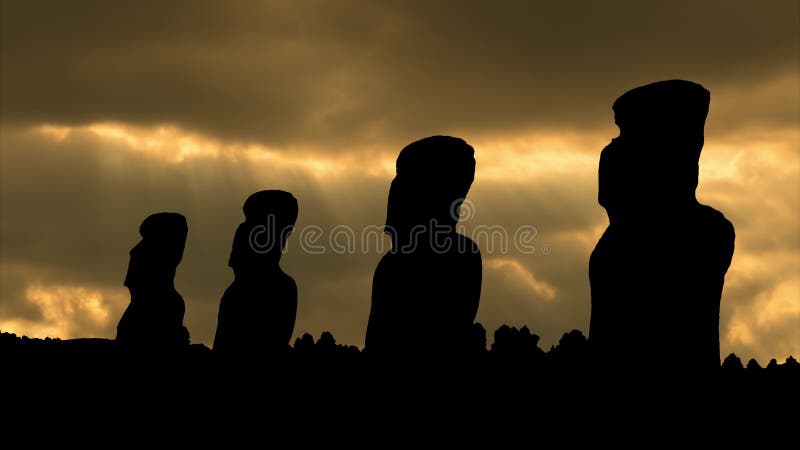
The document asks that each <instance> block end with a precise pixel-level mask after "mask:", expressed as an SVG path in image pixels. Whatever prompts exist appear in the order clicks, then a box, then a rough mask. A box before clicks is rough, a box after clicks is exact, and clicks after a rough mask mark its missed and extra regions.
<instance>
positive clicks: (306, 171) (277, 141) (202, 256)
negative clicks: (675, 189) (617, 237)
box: [0, 1, 800, 364]
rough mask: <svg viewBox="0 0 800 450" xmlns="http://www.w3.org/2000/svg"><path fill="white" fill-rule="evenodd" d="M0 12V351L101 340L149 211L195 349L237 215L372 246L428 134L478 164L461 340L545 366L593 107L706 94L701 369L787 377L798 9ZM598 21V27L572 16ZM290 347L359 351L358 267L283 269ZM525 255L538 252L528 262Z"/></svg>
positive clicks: (799, 175)
mask: <svg viewBox="0 0 800 450" xmlns="http://www.w3.org/2000/svg"><path fill="white" fill-rule="evenodd" d="M553 3H556V2H530V1H526V2H499V3H498V4H492V5H491V6H489V5H488V4H487V3H486V2H464V1H458V2H376V1H360V2H356V1H335V2H334V1H330V2H326V1H321V2H303V1H299V2H298V1H294V2H245V1H240V2H237V1H234V2H226V3H225V4H222V3H219V2H213V1H209V2H204V1H186V2H142V1H137V2H129V3H123V2H111V3H109V2H83V1H75V2H55V1H53V2H38V1H3V2H1V3H0V5H1V8H2V9H1V10H0V20H1V21H2V22H0V25H1V26H2V28H0V33H1V35H0V329H2V330H3V331H7V330H8V331H14V332H16V333H18V334H28V335H31V336H60V337H62V338H69V337H84V336H103V337H113V336H114V333H115V327H116V322H117V320H118V319H119V317H120V315H121V313H122V311H123V310H124V308H125V307H126V306H127V303H128V301H129V297H128V294H127V291H126V289H125V288H124V287H123V286H122V280H123V279H124V276H125V271H126V267H127V260H128V250H129V249H130V248H131V247H132V246H133V245H134V244H135V243H136V242H137V241H138V239H139V236H138V233H137V230H138V226H139V224H140V223H141V221H142V220H143V219H144V218H145V217H146V216H147V215H149V214H151V213H154V212H160V211H175V212H180V213H182V214H184V215H186V216H187V218H188V220H189V238H188V242H187V247H186V252H185V255H184V260H183V263H182V264H181V266H180V267H179V269H178V276H177V279H176V285H177V288H178V290H179V291H180V292H181V293H182V295H183V297H184V299H185V300H186V305H187V315H186V325H187V326H188V328H189V331H190V332H191V334H192V339H193V341H195V342H204V343H206V344H210V342H211V341H212V340H213V334H214V330H215V327H216V314H217V307H218V304H219V299H220V297H221V295H222V292H223V291H224V289H225V288H226V287H227V285H228V284H229V283H230V281H231V280H232V273H231V271H230V269H229V268H228V267H227V259H228V254H229V252H230V245H231V241H232V239H233V233H234V231H235V229H236V226H237V225H238V224H239V223H240V222H241V221H242V220H243V216H242V213H241V205H242V203H243V201H244V199H245V198H246V197H247V196H248V195H249V194H250V193H252V192H254V191H257V190H261V189H285V190H289V191H291V192H292V193H294V195H295V196H296V197H297V198H298V201H299V204H300V215H299V218H298V224H297V226H298V229H302V228H303V227H308V226H319V227H321V228H322V229H323V230H324V231H326V232H329V231H330V230H332V229H334V228H335V227H336V226H337V225H342V224H346V225H348V226H350V227H352V228H353V229H354V230H363V229H365V228H366V227H369V226H380V225H382V224H383V220H384V218H385V212H386V211H385V208H386V196H387V193H388V189H389V183H390V181H391V179H392V177H393V169H394V159H395V157H396V155H397V153H398V152H399V150H400V149H401V148H402V147H403V146H404V145H405V144H407V143H409V142H411V141H414V140H416V139H418V138H421V137H424V136H428V135H432V134H450V135H455V136H459V137H462V138H464V139H465V140H467V142H469V143H470V144H471V145H472V146H473V147H474V148H475V150H476V153H475V158H476V160H477V172H476V177H475V182H474V184H473V187H472V190H471V191H470V195H469V198H470V200H471V202H472V205H473V211H472V212H473V214H471V215H470V216H469V217H468V218H467V219H468V220H465V221H464V222H463V226H464V231H465V233H467V234H470V233H471V232H473V231H475V230H476V229H480V227H482V226H483V227H486V226H501V227H503V228H505V229H507V230H512V231H513V230H516V229H519V227H521V226H524V225H532V226H534V227H536V229H537V231H538V233H537V235H536V237H535V240H534V243H535V245H536V246H537V249H539V250H540V251H537V252H536V253H534V254H523V253H520V252H518V251H515V250H514V249H513V248H512V249H510V251H509V252H500V251H487V249H488V248H490V247H491V246H492V245H493V244H494V243H492V242H480V240H479V242H478V243H479V244H480V245H481V247H482V250H483V253H484V255H483V256H484V269H483V270H484V284H483V292H482V299H481V307H480V310H479V313H478V320H479V321H481V322H483V323H484V325H486V326H487V328H488V329H489V330H493V329H494V328H496V327H497V326H499V325H500V324H502V323H509V324H512V325H517V326H519V325H523V324H527V325H528V326H529V327H530V328H531V329H532V331H533V332H535V333H537V334H539V335H540V336H542V343H541V345H542V346H543V347H545V348H548V347H549V345H550V344H552V343H554V342H555V341H557V339H558V338H559V337H560V336H561V334H562V333H564V332H566V331H569V330H570V329H573V328H578V329H581V330H583V331H584V333H586V332H588V318H589V289H588V287H589V286H588V276H587V271H588V258H589V254H590V252H591V250H592V248H593V247H594V244H595V242H596V240H597V238H598V237H599V236H600V234H601V233H602V231H603V229H604V227H605V225H606V224H607V219H606V216H605V213H604V211H603V209H602V208H601V207H600V206H599V205H597V202H596V198H597V163H598V158H599V154H600V150H601V149H602V148H603V147H604V146H605V145H606V144H607V143H608V142H609V141H610V139H611V138H613V137H614V136H616V134H617V129H616V127H615V126H614V123H613V113H612V111H611V105H612V103H613V101H614V100H615V99H616V97H618V96H619V95H620V94H622V93H624V92H625V91H626V90H628V89H631V88H633V87H636V86H638V85H641V84H645V83H648V82H651V81H657V80H662V79H671V78H683V79H689V80H693V81H696V82H699V83H701V84H703V85H704V86H705V87H706V88H708V89H709V90H710V91H711V110H710V113H709V118H708V123H707V126H706V145H705V148H704V150H703V154H702V158H701V168H700V187H699V189H698V198H699V199H700V201H701V202H703V203H707V204H709V205H711V206H713V207H715V208H716V209H718V210H720V211H722V212H723V213H724V214H725V215H726V217H728V218H729V219H730V220H731V221H732V222H733V224H734V226H735V227H736V233H737V238H736V254H735V255H734V259H733V263H732V265H731V268H730V270H729V272H728V276H727V280H726V285H725V290H724V293H723V298H722V313H721V323H720V336H721V345H722V352H723V356H724V355H725V354H727V353H729V352H736V353H737V354H738V355H739V356H741V357H743V358H750V357H756V358H758V359H759V360H760V361H761V362H762V364H763V363H766V362H767V361H768V359H769V358H772V357H776V358H779V359H783V358H785V357H786V356H788V355H790V354H791V355H794V356H795V357H797V356H800V127H798V124H799V123H800V67H799V64H800V43H799V41H800V37H799V36H800V31H799V30H800V11H799V10H798V3H797V2H791V1H774V2H773V1H762V2H747V1H709V2H683V1H678V2H670V3H669V4H664V5H643V4H642V3H643V2H634V1H630V2H602V3H597V2H585V4H582V5H580V7H578V5H572V4H565V5H555V4H553ZM595 3H596V4H595ZM299 238H300V236H298V235H295V236H293V237H292V239H290V241H289V245H288V249H287V253H286V255H285V256H284V260H283V266H284V269H285V270H286V271H287V273H289V274H290V275H292V276H293V277H294V278H295V280H296V281H297V283H298V286H299V309H298V320H297V326H296V329H295V334H296V335H299V334H302V333H303V332H306V331H308V332H312V333H314V334H315V335H318V334H319V333H320V332H322V331H324V330H330V331H332V332H333V333H334V335H335V336H336V338H337V340H338V341H339V342H343V343H352V344H357V345H361V344H363V339H364V331H365V329H366V322H367V317H368V314H369V303H370V298H369V296H370V285H371V278H372V272H373V270H374V267H375V265H376V263H377V261H378V260H379V259H380V256H381V253H380V252H379V251H377V250H376V249H374V248H372V249H366V250H365V251H357V252H355V253H351V254H337V253H335V252H330V251H329V252H327V253H326V254H322V255H309V254H307V253H305V252H303V251H302V249H301V246H300V243H299ZM543 249H547V251H542V250H543Z"/></svg>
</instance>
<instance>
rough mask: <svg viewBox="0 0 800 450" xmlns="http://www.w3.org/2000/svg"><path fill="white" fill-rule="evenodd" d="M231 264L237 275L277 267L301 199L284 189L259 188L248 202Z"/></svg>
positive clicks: (244, 208)
mask: <svg viewBox="0 0 800 450" xmlns="http://www.w3.org/2000/svg"><path fill="white" fill-rule="evenodd" d="M242 209H243V210H244V216H245V221H244V222H243V223H242V224H241V225H239V228H238V229H237V230H236V236H235V237H234V240H233V249H232V251H231V257H230V260H229V262H228V265H229V266H230V267H231V268H233V270H234V273H236V274H237V275H240V274H244V273H249V272H251V271H253V272H254V271H259V270H261V269H265V268H267V269H268V268H273V267H276V266H277V264H278V263H279V262H280V259H281V254H282V252H283V250H284V248H285V247H286V241H287V240H288V239H289V235H290V234H291V233H292V230H293V229H294V224H295V222H296V221H297V211H298V208H297V199H295V198H294V196H293V195H292V194H290V193H289V192H286V191H280V190H267V191H259V192H256V193H255V194H253V195H251V196H250V197H248V198H247V200H246V201H245V202H244V206H243V207H242Z"/></svg>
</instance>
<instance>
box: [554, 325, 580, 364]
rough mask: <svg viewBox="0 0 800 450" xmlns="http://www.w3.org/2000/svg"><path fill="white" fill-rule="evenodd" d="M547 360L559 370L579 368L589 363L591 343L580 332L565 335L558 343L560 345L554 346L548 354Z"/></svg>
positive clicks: (574, 331) (575, 331)
mask: <svg viewBox="0 0 800 450" xmlns="http://www.w3.org/2000/svg"><path fill="white" fill-rule="evenodd" d="M547 359H548V361H549V362H550V364H551V365H552V366H554V367H557V368H577V367H582V366H585V365H587V364H588V362H589V343H588V341H587V340H586V337H585V336H584V335H583V333H581V331H580V330H572V331H570V332H569V333H564V335H563V336H561V339H559V341H558V345H556V346H553V347H552V348H551V349H550V351H549V352H547Z"/></svg>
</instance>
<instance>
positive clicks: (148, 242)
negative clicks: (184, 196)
mask: <svg viewBox="0 0 800 450" xmlns="http://www.w3.org/2000/svg"><path fill="white" fill-rule="evenodd" d="M187 233H188V226H187V224H186V218H185V217H183V216H182V215H180V214H177V213H158V214H153V215H151V216H149V217H148V218H147V219H145V220H144V222H142V225H141V227H139V234H140V235H141V236H142V240H141V241H139V243H138V244H136V246H135V247H133V248H132V249H131V251H130V262H129V264H128V274H127V276H126V277H125V286H126V287H127V288H128V290H129V291H130V293H131V303H130V305H128V308H127V309H126V310H125V313H124V314H123V315H122V318H121V319H120V321H119V324H118V325H117V342H119V343H120V344H122V345H124V346H126V347H128V348H136V349H142V350H171V349H178V348H183V347H188V346H189V331H188V330H187V329H186V327H184V326H183V316H184V313H185V312H186V305H185V304H184V302H183V297H181V294H179V293H178V291H176V290H175V271H176V270H177V268H178V264H180V262H181V258H182V257H183V249H184V247H185V246H186V235H187Z"/></svg>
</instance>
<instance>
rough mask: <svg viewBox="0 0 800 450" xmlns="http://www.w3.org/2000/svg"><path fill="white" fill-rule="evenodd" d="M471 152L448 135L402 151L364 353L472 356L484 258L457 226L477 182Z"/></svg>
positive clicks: (419, 142) (392, 194) (460, 141)
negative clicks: (388, 241) (389, 241)
mask: <svg viewBox="0 0 800 450" xmlns="http://www.w3.org/2000/svg"><path fill="white" fill-rule="evenodd" d="M473 154H474V150H473V148H472V147H470V146H469V145H467V143H466V142H464V141H463V140H461V139H458V138H454V137H449V136H433V137H428V138H425V139H422V140H419V141H416V142H414V143H412V144H409V145H408V146H406V147H405V148H404V149H403V150H402V151H401V152H400V155H399V156H398V158H397V176H396V177H395V179H394V180H393V181H392V186H391V189H390V190H389V201H388V208H387V217H386V228H385V232H386V233H387V234H388V235H389V236H390V237H391V239H392V249H391V251H389V253H387V254H386V255H384V256H383V258H382V259H381V261H380V263H379V264H378V267H377V268H376V269H375V275H374V278H373V283H372V309H371V311H370V317H369V324H368V327H367V335H366V347H365V350H366V351H367V352H369V353H371V354H398V353H404V354H406V355H414V354H416V355H423V354H427V355H433V354H436V355H446V354H453V353H456V354H459V353H465V352H469V349H470V347H471V344H470V342H471V338H470V335H471V327H472V324H473V321H474V320H475V315H476V314H477V311H478V303H479V301H480V291H481V270H482V269H481V256H480V251H479V250H478V246H477V245H476V244H475V243H474V242H472V241H471V240H470V239H469V238H467V237H465V236H462V235H460V234H458V233H456V230H455V225H456V222H457V221H458V216H459V211H460V207H461V202H462V201H463V199H464V198H465V197H466V195H467V192H468V191H469V188H470V185H471V184H472V180H473V178H474V174H475V159H474V157H473Z"/></svg>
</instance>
